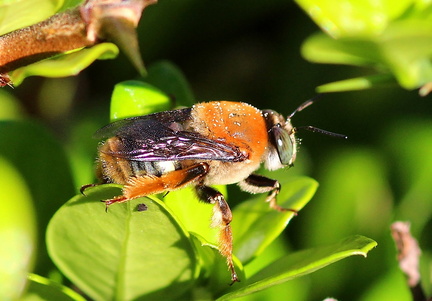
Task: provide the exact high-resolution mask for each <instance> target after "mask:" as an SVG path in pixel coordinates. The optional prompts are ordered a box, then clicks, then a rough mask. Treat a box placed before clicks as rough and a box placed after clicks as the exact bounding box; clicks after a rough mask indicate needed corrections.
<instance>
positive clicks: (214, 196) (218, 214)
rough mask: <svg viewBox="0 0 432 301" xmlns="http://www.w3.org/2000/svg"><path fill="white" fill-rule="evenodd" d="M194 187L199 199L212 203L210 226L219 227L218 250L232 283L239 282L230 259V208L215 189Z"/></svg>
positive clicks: (202, 186) (201, 186)
mask: <svg viewBox="0 0 432 301" xmlns="http://www.w3.org/2000/svg"><path fill="white" fill-rule="evenodd" d="M195 189H196V192H197V194H198V198H199V199H200V200H202V201H204V202H206V203H209V204H214V207H213V217H212V226H213V227H218V228H219V229H220V232H219V244H220V245H219V252H220V253H221V254H222V256H224V257H225V258H226V260H227V264H228V268H229V270H230V272H231V280H232V283H234V282H239V281H240V280H239V279H238V277H237V273H236V271H235V268H234V263H233V259H232V249H233V246H232V233H231V226H230V223H231V220H232V213H231V209H230V207H229V206H228V203H227V202H226V201H225V198H224V196H223V195H222V193H220V192H219V191H217V190H216V189H213V188H211V187H208V186H204V185H198V186H196V188H195ZM232 283H231V284H232Z"/></svg>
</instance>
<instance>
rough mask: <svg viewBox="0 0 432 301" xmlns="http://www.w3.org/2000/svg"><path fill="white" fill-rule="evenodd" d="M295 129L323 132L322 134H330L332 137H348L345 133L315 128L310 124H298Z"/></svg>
mask: <svg viewBox="0 0 432 301" xmlns="http://www.w3.org/2000/svg"><path fill="white" fill-rule="evenodd" d="M295 129H296V130H307V131H311V132H314V133H320V134H324V135H328V136H332V137H336V138H341V139H348V136H346V135H343V134H338V133H333V132H329V131H326V130H322V129H319V128H316V127H314V126H311V125H305V126H299V127H296V128H295Z"/></svg>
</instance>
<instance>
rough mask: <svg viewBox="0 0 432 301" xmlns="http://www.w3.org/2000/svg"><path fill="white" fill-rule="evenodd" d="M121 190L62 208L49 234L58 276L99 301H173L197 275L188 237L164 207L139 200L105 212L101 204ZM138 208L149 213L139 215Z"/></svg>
mask: <svg viewBox="0 0 432 301" xmlns="http://www.w3.org/2000/svg"><path fill="white" fill-rule="evenodd" d="M118 186H119V185H114V184H111V185H102V186H98V187H95V188H92V189H88V190H86V194H87V196H82V195H78V196H76V197H74V198H72V199H71V200H70V201H69V202H67V203H66V204H65V205H64V206H63V207H62V208H60V209H59V210H58V211H57V213H56V214H55V216H54V217H53V219H52V220H51V222H50V224H49V226H48V230H47V245H48V250H49V253H50V255H51V257H52V258H53V260H54V262H55V263H56V264H57V266H58V267H59V268H60V270H61V271H62V272H63V273H64V274H65V275H66V276H67V277H68V278H69V279H70V280H72V282H74V283H75V284H76V285H77V286H78V287H79V288H80V289H82V290H83V291H84V292H85V293H86V294H88V295H89V296H90V297H91V298H93V299H96V300H131V299H136V298H139V299H140V300H141V299H142V300H147V299H148V300H154V299H156V298H166V299H175V298H177V297H179V296H181V295H182V294H183V293H184V292H185V291H187V290H188V289H190V287H191V286H192V285H193V283H194V276H195V275H197V269H198V268H199V267H198V266H197V262H196V254H195V252H194V248H193V246H192V243H191V241H190V238H189V235H188V234H187V232H185V230H184V229H183V228H182V227H181V226H180V225H179V224H178V222H177V221H176V219H175V218H174V217H173V215H172V214H171V213H170V212H169V210H168V209H167V208H166V207H165V205H164V204H163V202H161V201H159V200H158V199H156V198H139V199H135V200H132V201H129V202H127V203H126V204H118V205H113V206H111V207H110V208H109V210H108V212H105V207H104V204H102V203H101V202H100V200H106V199H110V198H112V197H114V196H116V195H120V194H121V190H120V189H119V187H118ZM140 203H144V204H145V205H147V210H146V211H139V210H137V206H138V204H140Z"/></svg>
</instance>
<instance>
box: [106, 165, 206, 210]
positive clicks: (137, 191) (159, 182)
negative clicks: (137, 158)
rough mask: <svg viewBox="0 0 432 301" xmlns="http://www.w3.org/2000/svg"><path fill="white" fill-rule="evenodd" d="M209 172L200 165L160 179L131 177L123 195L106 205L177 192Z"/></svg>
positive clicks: (164, 175)
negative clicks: (165, 192)
mask: <svg viewBox="0 0 432 301" xmlns="http://www.w3.org/2000/svg"><path fill="white" fill-rule="evenodd" d="M208 170H209V167H208V164H207V163H199V164H195V165H192V166H190V167H188V168H184V169H179V170H174V171H171V172H168V173H166V174H163V175H162V176H159V177H157V176H151V175H144V176H137V177H131V178H130V179H129V180H128V182H127V183H126V185H125V186H124V187H123V195H121V196H118V197H116V198H113V199H110V200H107V201H105V204H106V205H107V206H109V205H112V204H114V203H122V202H127V201H129V200H132V199H136V198H139V197H143V196H147V195H150V194H156V193H162V192H164V191H171V190H176V189H179V188H182V187H184V186H186V185H188V184H190V183H191V182H194V181H196V180H199V179H201V178H202V177H203V176H204V175H206V174H207V172H208Z"/></svg>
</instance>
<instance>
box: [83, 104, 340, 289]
mask: <svg viewBox="0 0 432 301" xmlns="http://www.w3.org/2000/svg"><path fill="white" fill-rule="evenodd" d="M312 102H313V100H310V101H307V102H305V103H304V104H303V105H301V106H300V107H298V108H297V109H296V110H295V111H294V112H293V113H292V114H291V115H290V116H288V118H287V119H285V118H284V117H283V116H282V115H281V114H279V113H277V112H275V111H272V110H259V109H257V108H255V107H253V106H252V105H250V104H247V103H243V102H230V101H211V102H205V103H198V104H195V105H194V106H193V107H191V108H183V109H177V110H172V111H164V112H159V113H154V114H150V115H145V116H139V117H132V118H126V119H123V120H119V121H116V122H113V123H111V124H109V125H107V126H105V127H103V128H101V129H99V130H98V131H97V132H96V134H95V137H96V138H98V139H105V142H103V143H102V144H101V145H100V146H99V156H98V159H97V171H98V172H97V173H98V176H99V178H100V180H101V181H102V183H117V184H123V185H124V186H123V190H122V195H120V196H117V197H115V198H112V199H109V200H105V201H104V202H105V204H106V206H107V207H108V206H110V205H112V204H115V203H123V202H127V201H129V200H132V199H135V198H139V197H144V196H147V195H151V194H157V193H162V192H169V191H173V190H177V189H181V188H183V187H186V186H189V185H191V186H193V187H194V190H195V191H196V194H197V196H198V198H199V199H200V200H201V201H203V202H206V203H209V204H212V205H213V206H214V207H213V217H212V225H213V226H215V227H217V228H218V229H219V250H220V253H221V255H222V256H224V257H225V258H226V261H227V265H228V268H229V270H230V272H231V280H232V283H234V282H236V281H239V278H238V276H237V273H236V271H235V267H234V263H233V259H232V249H233V246H232V233H231V227H230V222H231V220H232V213H231V209H230V207H229V205H228V203H227V201H226V200H225V198H224V196H223V195H222V194H221V193H220V192H219V191H217V190H216V189H214V188H212V187H211V186H212V185H228V184H234V183H237V184H238V185H239V186H240V188H241V189H242V190H244V191H246V192H249V193H266V192H267V193H268V196H267V198H266V201H267V202H269V204H270V207H271V208H273V209H276V210H278V211H293V212H295V213H297V211H296V210H295V209H290V208H282V207H281V206H280V205H278V204H277V202H276V196H277V195H278V193H279V191H280V189H281V185H280V184H279V182H278V181H277V180H272V179H269V178H266V177H264V176H260V175H257V174H254V172H255V171H256V170H257V169H258V168H259V167H260V165H261V164H262V163H264V165H265V167H266V168H267V169H269V170H276V169H279V168H283V167H291V166H292V165H293V163H294V161H295V159H296V156H297V145H298V140H297V139H296V136H295V134H296V130H297V128H294V127H293V126H292V124H291V118H292V116H294V114H295V113H296V112H298V111H301V110H302V109H304V108H305V107H307V106H309V105H310V104H312ZM306 129H309V130H312V131H315V132H322V133H326V134H330V135H335V136H337V135H339V134H334V133H330V132H326V131H323V130H320V129H317V128H315V127H306ZM88 186H93V184H90V185H86V186H83V188H82V191H83V190H84V189H85V188H87V187H88Z"/></svg>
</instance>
